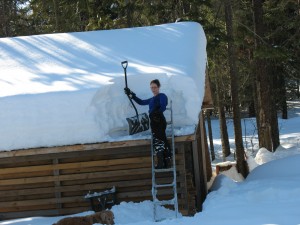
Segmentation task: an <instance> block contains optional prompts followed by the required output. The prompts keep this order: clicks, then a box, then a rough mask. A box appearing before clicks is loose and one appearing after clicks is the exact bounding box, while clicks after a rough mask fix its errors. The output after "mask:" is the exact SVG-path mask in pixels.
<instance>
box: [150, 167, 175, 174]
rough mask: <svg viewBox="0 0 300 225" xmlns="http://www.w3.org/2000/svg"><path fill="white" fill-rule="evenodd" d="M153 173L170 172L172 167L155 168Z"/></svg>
mask: <svg viewBox="0 0 300 225" xmlns="http://www.w3.org/2000/svg"><path fill="white" fill-rule="evenodd" d="M154 171H155V173H164V172H172V171H173V168H168V169H155V170H154Z"/></svg>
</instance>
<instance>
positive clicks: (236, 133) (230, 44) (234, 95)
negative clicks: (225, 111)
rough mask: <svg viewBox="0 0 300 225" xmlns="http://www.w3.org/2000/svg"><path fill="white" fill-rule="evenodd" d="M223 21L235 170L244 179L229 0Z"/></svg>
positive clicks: (227, 0)
mask: <svg viewBox="0 0 300 225" xmlns="http://www.w3.org/2000/svg"><path fill="white" fill-rule="evenodd" d="M224 4H225V21H226V31H227V36H228V62H229V68H230V84H231V98H232V111H233V124H234V138H235V146H236V161H237V170H238V172H239V173H241V174H242V175H243V176H244V177H247V175H248V173H249V169H248V165H247V161H246V156H245V151H244V146H243V137H242V126H241V115H240V108H239V107H240V102H239V96H238V94H239V83H238V76H237V67H236V57H235V55H236V52H235V47H234V39H233V28H232V8H231V0H225V1H224Z"/></svg>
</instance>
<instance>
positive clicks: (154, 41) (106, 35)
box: [0, 22, 206, 150]
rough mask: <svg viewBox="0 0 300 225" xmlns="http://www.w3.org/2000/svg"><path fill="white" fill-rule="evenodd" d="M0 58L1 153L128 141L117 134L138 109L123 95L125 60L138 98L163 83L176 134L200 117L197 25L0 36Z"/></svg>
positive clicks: (201, 61)
mask: <svg viewBox="0 0 300 225" xmlns="http://www.w3.org/2000/svg"><path fill="white" fill-rule="evenodd" d="M0 55H1V58H0V108H1V110H0V126H1V131H0V150H12V149H20V148H32V147H47V146H57V145H69V144H78V143H93V142H101V141H111V140H115V139H116V137H117V138H119V139H120V138H121V136H122V138H124V137H123V136H124V134H121V133H118V132H119V131H121V130H124V128H126V127H127V122H126V120H125V118H126V117H129V116H133V115H134V114H135V112H134V110H133V108H132V107H131V106H130V103H129V101H128V99H127V97H126V96H125V94H124V92H123V88H124V85H125V84H124V71H123V68H122V66H121V62H122V61H124V60H128V69H127V75H128V85H129V87H130V88H131V89H132V90H133V91H134V92H135V93H136V94H137V95H138V96H139V97H140V98H149V97H151V92H150V89H149V83H150V81H151V80H152V79H156V78H158V79H159V80H160V81H161V83H162V88H161V92H164V93H166V94H167V96H168V97H169V99H172V101H173V109H174V120H175V126H177V127H181V128H182V129H181V130H177V133H178V134H182V132H183V133H184V132H185V131H184V129H185V127H188V126H193V125H195V124H196V123H197V121H198V114H199V112H200V110H201V104H202V100H203V94H204V79H205V66H206V38H205V34H204V31H203V29H202V27H201V25H200V24H198V23H195V22H180V23H172V24H164V25H158V26H151V27H140V28H128V29H118V30H108V31H89V32H75V33H60V34H46V35H34V36H25V37H14V38H0ZM138 110H139V112H140V113H142V112H146V111H147V110H148V109H147V107H146V106H138ZM116 134H117V135H116ZM119 134H121V135H119ZM141 135H143V134H137V135H135V136H134V137H129V136H127V137H125V138H127V139H132V138H141V137H140V136H141Z"/></svg>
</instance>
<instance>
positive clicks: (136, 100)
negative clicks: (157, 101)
mask: <svg viewBox="0 0 300 225" xmlns="http://www.w3.org/2000/svg"><path fill="white" fill-rule="evenodd" d="M132 99H133V100H134V101H135V102H136V103H137V104H139V105H149V103H150V99H151V98H149V99H145V100H142V99H140V98H138V97H137V96H136V95H133V96H132Z"/></svg>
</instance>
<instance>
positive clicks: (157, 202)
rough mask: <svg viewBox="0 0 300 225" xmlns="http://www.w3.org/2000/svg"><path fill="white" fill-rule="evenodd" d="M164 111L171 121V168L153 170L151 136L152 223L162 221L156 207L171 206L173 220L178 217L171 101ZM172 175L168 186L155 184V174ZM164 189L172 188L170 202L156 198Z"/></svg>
mask: <svg viewBox="0 0 300 225" xmlns="http://www.w3.org/2000/svg"><path fill="white" fill-rule="evenodd" d="M166 110H170V111H171V121H168V122H167V125H171V133H172V134H171V139H172V145H171V148H172V166H171V167H170V168H167V169H155V162H154V157H155V155H154V147H153V136H152V138H151V157H152V197H153V212H154V213H153V216H154V221H155V222H157V221H159V220H162V219H158V217H157V206H158V205H173V206H174V211H175V212H174V213H175V218H177V217H178V199H177V183H176V161H175V140H174V126H173V111H172V101H170V107H169V108H167V109H166ZM170 172H172V175H173V182H172V183H169V184H157V182H156V176H155V175H156V173H170ZM164 187H173V196H174V197H173V198H172V199H170V200H159V199H158V198H157V196H156V195H157V191H158V189H159V188H164Z"/></svg>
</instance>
